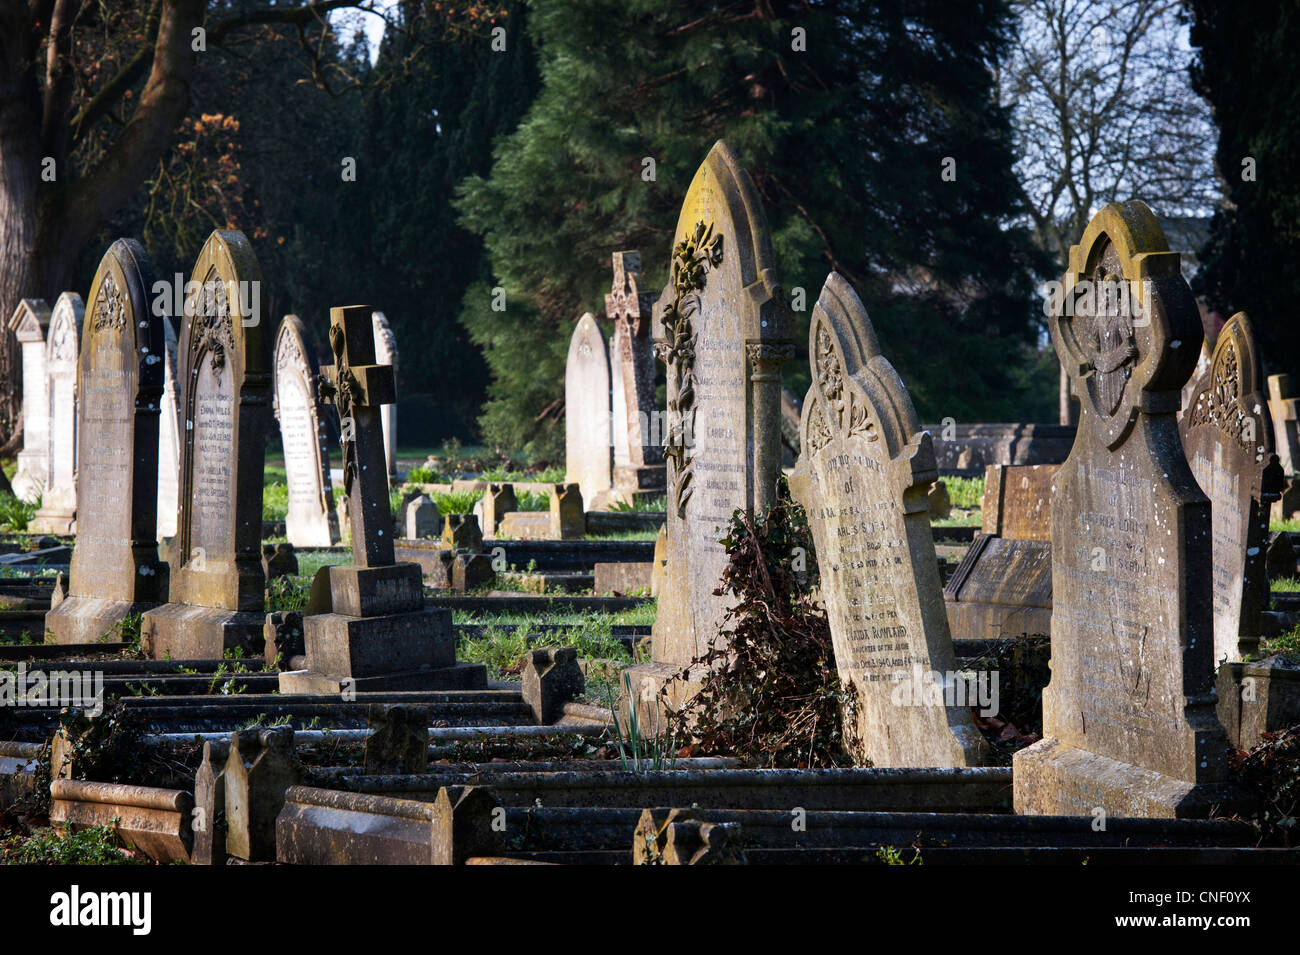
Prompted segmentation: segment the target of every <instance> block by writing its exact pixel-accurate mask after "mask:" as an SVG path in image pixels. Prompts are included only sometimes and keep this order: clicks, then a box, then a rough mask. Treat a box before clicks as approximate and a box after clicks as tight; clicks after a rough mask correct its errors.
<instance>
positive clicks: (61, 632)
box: [45, 597, 158, 643]
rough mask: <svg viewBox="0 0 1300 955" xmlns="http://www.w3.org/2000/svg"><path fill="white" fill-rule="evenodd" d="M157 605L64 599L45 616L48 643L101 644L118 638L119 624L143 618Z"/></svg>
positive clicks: (104, 600)
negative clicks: (138, 615) (136, 616)
mask: <svg viewBox="0 0 1300 955" xmlns="http://www.w3.org/2000/svg"><path fill="white" fill-rule="evenodd" d="M157 606H158V604H157V603H155V602H153V601H140V602H136V603H132V602H131V601H129V600H107V599H105V598H103V597H65V598H63V600H61V601H59V604H58V606H56V607H54V608H53V609H51V610H50V612H49V613H47V614H46V615H45V642H46V643H98V642H99V641H100V640H101V639H102V638H103V637H105V636H107V635H112V636H113V637H114V638H115V639H121V638H120V637H118V636H117V634H116V632H115V631H116V628H117V626H118V624H119V623H121V622H122V621H123V620H125V619H126V618H127V617H129V616H130V615H131V614H133V613H138V614H143V613H145V612H146V611H149V610H152V609H153V608H155V607H157Z"/></svg>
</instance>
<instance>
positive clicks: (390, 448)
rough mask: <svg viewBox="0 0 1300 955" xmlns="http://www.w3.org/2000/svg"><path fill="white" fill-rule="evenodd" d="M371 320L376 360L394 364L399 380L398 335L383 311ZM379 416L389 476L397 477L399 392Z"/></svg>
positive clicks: (395, 374) (376, 313)
mask: <svg viewBox="0 0 1300 955" xmlns="http://www.w3.org/2000/svg"><path fill="white" fill-rule="evenodd" d="M370 321H371V323H372V324H373V325H374V329H375V362H376V363H377V364H380V365H392V366H393V381H394V382H396V381H397V336H395V335H394V334H393V329H392V326H390V325H389V324H388V316H387V315H385V314H384V313H383V312H373V313H371V315H370ZM379 416H380V418H381V419H382V421H383V423H384V460H385V461H386V462H387V464H388V476H389V477H390V478H395V477H397V393H396V391H395V390H394V392H393V397H392V399H391V400H390V401H389V402H388V404H386V405H384V407H383V408H382V409H380V412H379Z"/></svg>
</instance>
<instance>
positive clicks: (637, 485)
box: [584, 252, 665, 495]
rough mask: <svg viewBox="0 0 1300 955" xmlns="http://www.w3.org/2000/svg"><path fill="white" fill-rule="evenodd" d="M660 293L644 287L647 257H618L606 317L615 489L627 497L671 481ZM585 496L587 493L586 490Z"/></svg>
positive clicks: (636, 254) (623, 254)
mask: <svg viewBox="0 0 1300 955" xmlns="http://www.w3.org/2000/svg"><path fill="white" fill-rule="evenodd" d="M654 304H655V295H654V293H653V292H647V291H643V290H642V288H641V253H640V252H615V253H614V281H613V285H612V287H611V289H610V292H609V294H608V295H606V296H605V316H606V317H607V318H609V319H610V320H611V321H612V322H613V323H614V348H613V355H614V358H613V362H612V365H611V372H612V374H611V381H612V385H613V408H614V425H613V427H614V474H613V482H614V489H615V490H616V491H618V492H621V493H622V494H624V495H631V494H636V493H638V492H654V493H662V492H663V488H664V481H665V469H664V456H663V448H662V447H661V445H660V437H661V436H660V435H659V434H658V431H659V428H658V427H657V425H659V424H660V423H661V420H660V419H661V416H660V411H659V408H658V406H657V405H656V403H655V364H654V341H653V339H652V337H651V325H652V321H653V313H654ZM584 493H585V491H584Z"/></svg>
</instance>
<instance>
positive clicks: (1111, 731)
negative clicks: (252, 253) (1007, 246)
mask: <svg viewBox="0 0 1300 955" xmlns="http://www.w3.org/2000/svg"><path fill="white" fill-rule="evenodd" d="M1069 261H1070V265H1069V271H1068V272H1067V273H1066V276H1065V282H1064V291H1065V295H1064V301H1063V302H1062V303H1061V304H1060V306H1059V307H1058V308H1057V309H1056V310H1055V314H1053V315H1052V316H1051V317H1050V319H1049V324H1050V327H1051V332H1052V342H1053V344H1054V345H1055V347H1056V353H1057V355H1058V356H1059V357H1060V359H1061V362H1062V364H1063V365H1064V366H1065V368H1066V370H1067V372H1068V373H1069V375H1070V378H1071V380H1072V384H1073V385H1074V390H1075V391H1076V393H1078V394H1079V395H1080V396H1081V405H1082V407H1081V415H1080V420H1079V433H1078V437H1077V439H1076V441H1075V444H1074V448H1073V450H1072V451H1071V452H1070V456H1069V458H1068V459H1067V460H1066V462H1065V464H1063V465H1062V466H1061V470H1060V471H1059V472H1058V474H1057V476H1056V480H1055V481H1054V482H1053V487H1052V505H1051V506H1052V598H1053V605H1052V659H1051V669H1052V676H1051V682H1050V684H1049V685H1048V686H1047V688H1046V689H1045V690H1044V692H1043V736H1044V738H1043V739H1042V740H1041V741H1039V742H1037V743H1035V744H1033V745H1032V746H1030V747H1028V748H1026V749H1023V750H1020V751H1019V752H1017V753H1016V754H1015V757H1014V774H1013V781H1014V801H1015V808H1016V811H1017V812H1020V813H1028V814H1034V815H1041V814H1049V815H1083V816H1092V817H1093V818H1098V817H1099V816H1100V814H1103V813H1104V815H1105V816H1106V817H1116V816H1156V817H1188V816H1204V815H1206V814H1208V812H1209V811H1210V809H1211V807H1212V806H1214V805H1216V804H1217V805H1219V806H1220V807H1221V808H1225V809H1227V808H1228V807H1230V806H1231V804H1232V801H1233V799H1234V797H1235V796H1236V791H1235V790H1234V789H1233V788H1232V787H1231V786H1230V785H1228V784H1227V783H1226V782H1225V780H1226V778H1227V777H1226V772H1227V767H1226V763H1225V756H1226V749H1227V737H1226V735H1225V734H1224V731H1223V727H1222V726H1221V725H1220V723H1219V721H1218V719H1217V718H1216V716H1215V711H1214V705H1215V704H1214V700H1215V697H1214V692H1213V685H1214V624H1213V614H1212V610H1211V588H1212V585H1211V576H1210V566H1211V564H1210V549H1211V524H1210V503H1209V501H1208V500H1207V499H1206V497H1205V495H1204V494H1202V493H1201V490H1200V488H1199V487H1198V486H1197V484H1196V479H1195V477H1194V476H1193V475H1192V472H1191V469H1190V468H1189V467H1188V464H1187V459H1186V457H1185V456H1184V454H1183V449H1182V444H1181V442H1180V441H1179V436H1178V424H1177V419H1176V415H1177V412H1178V410H1179V404H1180V394H1179V392H1180V389H1181V388H1182V386H1183V384H1184V383H1185V382H1186V380H1187V377H1188V376H1189V375H1190V374H1191V372H1192V369H1193V368H1194V367H1195V364H1196V354H1197V351H1198V350H1199V347H1200V342H1201V337H1202V331H1201V322H1200V317H1199V315H1198V313H1197V308H1196V302H1195V300H1194V299H1193V297H1192V293H1191V289H1190V288H1188V286H1187V282H1186V280H1184V278H1183V277H1182V274H1181V272H1180V270H1179V255H1178V254H1177V253H1175V252H1170V251H1169V246H1168V244H1167V243H1166V241H1165V237H1164V233H1163V232H1162V231H1161V229H1160V226H1159V225H1158V224H1157V222H1156V219H1155V216H1154V215H1152V213H1151V210H1150V209H1148V208H1147V207H1146V206H1145V205H1143V204H1142V203H1141V202H1137V201H1131V202H1126V203H1123V204H1119V203H1112V204H1110V205H1108V206H1106V207H1105V208H1104V209H1102V210H1101V211H1100V212H1099V213H1098V214H1097V215H1096V216H1094V217H1093V220H1092V222H1091V223H1090V224H1089V225H1088V228H1087V229H1086V230H1085V232H1084V234H1083V237H1082V239H1081V240H1080V242H1079V244H1078V245H1076V246H1073V247H1072V248H1071V249H1070V259H1069Z"/></svg>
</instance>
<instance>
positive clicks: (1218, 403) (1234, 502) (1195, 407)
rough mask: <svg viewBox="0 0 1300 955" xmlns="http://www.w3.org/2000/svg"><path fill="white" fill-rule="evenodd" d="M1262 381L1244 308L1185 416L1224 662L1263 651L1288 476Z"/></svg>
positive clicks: (1218, 650) (1217, 649)
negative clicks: (1276, 530) (1272, 531)
mask: <svg viewBox="0 0 1300 955" xmlns="http://www.w3.org/2000/svg"><path fill="white" fill-rule="evenodd" d="M1260 384H1261V381H1260V373H1259V358H1258V354H1257V352H1256V349H1255V334H1254V331H1253V330H1252V328H1251V325H1250V320H1249V319H1248V318H1247V317H1246V313H1245V312H1238V313H1237V314H1236V315H1234V316H1232V318H1231V319H1229V320H1228V323H1227V324H1226V325H1224V326H1223V329H1222V331H1220V332H1219V338H1218V341H1217V342H1215V345H1214V354H1213V356H1212V357H1211V359H1210V364H1209V366H1208V367H1207V368H1206V369H1205V371H1204V374H1203V375H1202V377H1201V378H1199V379H1198V380H1197V383H1196V389H1195V391H1194V393H1193V397H1192V400H1191V403H1190V404H1189V405H1188V406H1187V408H1186V409H1185V410H1184V413H1183V417H1182V420H1181V421H1180V422H1179V431H1180V433H1181V436H1182V441H1183V450H1184V451H1185V452H1186V454H1187V461H1188V463H1189V464H1190V465H1191V467H1192V474H1194V475H1195V476H1196V481H1197V483H1198V484H1200V486H1201V490H1202V491H1204V492H1205V494H1206V496H1207V497H1209V499H1210V506H1211V515H1212V520H1213V528H1214V544H1213V548H1212V557H1213V567H1212V570H1213V575H1214V581H1213V583H1214V662H1215V664H1216V665H1218V664H1220V663H1222V662H1223V661H1225V660H1240V659H1241V658H1242V657H1243V656H1244V655H1247V654H1250V653H1254V652H1255V651H1256V650H1257V649H1259V637H1260V612H1261V611H1263V610H1265V609H1267V605H1268V575H1267V572H1266V570H1265V567H1264V551H1265V548H1266V547H1267V546H1268V515H1269V509H1270V507H1271V505H1272V503H1273V502H1274V501H1275V500H1277V499H1278V497H1279V496H1280V495H1281V493H1282V481H1283V475H1282V467H1281V465H1280V464H1278V461H1277V455H1275V454H1274V453H1273V426H1272V422H1271V421H1270V420H1269V416H1268V409H1267V408H1266V407H1265V404H1264V395H1263V392H1262V391H1261V389H1260V387H1259V385H1260Z"/></svg>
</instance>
